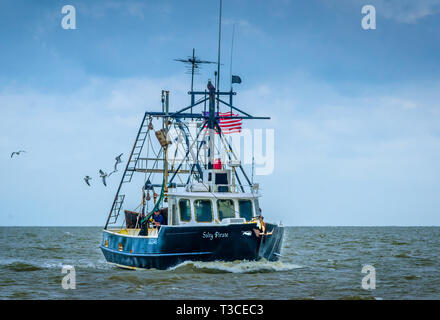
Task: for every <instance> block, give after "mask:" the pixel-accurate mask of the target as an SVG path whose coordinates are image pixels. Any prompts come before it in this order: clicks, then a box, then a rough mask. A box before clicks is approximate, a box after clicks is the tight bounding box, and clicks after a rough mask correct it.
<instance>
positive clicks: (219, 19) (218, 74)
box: [217, 0, 222, 109]
mask: <svg viewBox="0 0 440 320" xmlns="http://www.w3.org/2000/svg"><path fill="white" fill-rule="evenodd" d="M221 37H222V0H220V8H219V17H218V58H217V63H218V64H217V92H220V41H221ZM217 98H218V99H220V95H218V94H217ZM219 104H220V102H219V100H217V109H218V107H219Z"/></svg>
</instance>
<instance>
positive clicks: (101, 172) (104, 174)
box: [99, 169, 108, 187]
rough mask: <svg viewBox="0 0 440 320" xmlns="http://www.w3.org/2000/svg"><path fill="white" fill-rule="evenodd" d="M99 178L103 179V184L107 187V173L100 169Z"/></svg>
mask: <svg viewBox="0 0 440 320" xmlns="http://www.w3.org/2000/svg"><path fill="white" fill-rule="evenodd" d="M99 176H100V177H101V178H102V183H103V184H104V185H105V186H106V187H107V183H106V182H105V178H107V176H108V175H107V173H105V172H104V171H102V170H101V169H99Z"/></svg>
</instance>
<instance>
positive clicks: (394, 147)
mask: <svg viewBox="0 0 440 320" xmlns="http://www.w3.org/2000/svg"><path fill="white" fill-rule="evenodd" d="M186 80H187V79H186V78H184V76H182V77H179V76H176V77H169V78H163V79H147V78H131V79H122V80H113V79H101V78H91V79H90V80H89V82H88V83H87V84H86V85H85V86H84V87H83V88H81V89H79V90H77V91H75V92H71V93H65V94H61V93H59V94H47V93H46V94H44V93H40V92H38V91H35V90H32V89H28V88H21V87H9V88H7V89H5V88H4V89H3V90H2V91H1V92H0V111H1V113H2V117H1V118H0V137H1V138H0V150H1V154H3V156H2V157H1V158H0V167H1V168H2V169H1V170H2V174H1V176H2V179H1V181H0V193H1V194H2V196H1V197H2V198H1V201H2V204H3V207H4V211H3V212H2V214H1V216H0V224H20V223H26V224H30V225H32V224H34V225H35V224H45V225H50V224H58V225H60V224H71V225H72V224H79V225H81V224H95V225H100V224H102V223H103V219H104V218H105V215H106V214H107V210H108V207H109V205H110V202H111V200H112V197H113V196H114V192H115V187H116V184H115V183H116V181H115V180H114V181H112V183H111V184H110V186H109V187H108V188H104V187H103V186H102V185H101V184H100V180H99V176H98V175H97V171H98V169H100V168H103V169H105V168H109V167H112V165H113V158H114V156H115V154H117V153H120V152H124V154H126V155H127V154H128V153H129V151H130V150H129V149H130V147H131V145H132V143H133V138H134V135H135V132H136V131H137V129H138V126H139V122H140V120H141V117H142V115H143V112H144V111H145V110H160V91H161V90H162V89H169V90H170V91H171V106H172V109H173V110H176V109H178V108H180V107H183V106H186V105H187V103H188V101H189V99H188V96H187V94H186V92H187V90H188V88H187V81H186ZM382 91H383V92H387V94H379V93H378V94H377V95H376V96H373V97H372V96H368V95H365V94H360V95H359V96H358V97H346V96H343V95H341V94H338V93H337V92H336V91H335V90H334V89H333V88H331V87H330V86H328V85H327V84H325V83H321V82H317V81H314V80H313V79H310V78H307V77H306V76H304V75H294V76H292V78H291V80H290V81H284V82H283V81H280V83H262V84H260V85H257V86H255V87H254V88H249V89H248V90H246V91H244V92H241V93H240V92H239V94H238V96H237V97H236V100H235V101H236V103H237V107H239V108H243V110H245V111H248V112H249V113H251V114H253V115H257V116H264V115H269V116H271V117H272V120H270V121H265V120H256V121H245V126H246V127H253V128H274V129H275V170H274V173H273V174H272V175H271V176H268V177H258V180H259V181H260V182H261V187H262V189H263V192H264V193H265V197H264V198H263V199H262V204H263V209H267V211H270V212H267V213H266V215H267V216H268V217H270V218H271V220H283V221H284V222H285V223H286V224H308V225H313V224H331V225H335V224H336V225H341V224H356V223H360V222H359V221H363V220H362V217H361V216H360V215H363V214H367V212H373V213H372V220H371V221H372V223H375V224H402V223H403V224H405V223H406V224H417V223H418V224H439V223H440V222H439V220H438V218H435V217H436V215H435V214H434V213H433V210H434V209H435V208H433V204H435V203H436V201H438V200H436V199H437V198H438V197H437V198H435V197H434V198H433V195H432V194H431V193H430V192H429V190H428V191H427V190H425V189H427V188H430V189H431V190H435V189H436V188H437V189H438V188H439V186H438V181H440V176H439V174H440V173H439V172H438V170H437V167H438V162H439V161H440V151H438V150H440V132H439V130H438V128H439V127H440V117H439V113H436V112H438V110H439V105H438V103H437V101H438V98H439V97H438V95H439V93H438V92H440V90H438V85H436V84H433V85H432V86H430V87H429V86H424V87H423V88H421V87H417V88H398V89H396V88H382ZM17 148H25V149H26V150H28V151H29V153H28V154H26V155H25V156H23V157H21V158H19V159H18V158H17V159H16V160H17V161H11V159H10V158H9V155H10V152H11V151H13V150H15V149H17ZM86 174H88V175H91V176H92V177H93V178H94V180H93V182H94V187H93V188H88V187H87V186H86V185H85V184H84V181H83V180H82V178H83V176H84V175H86ZM117 179H119V178H117ZM365 197H368V201H367V200H366V198H365ZM23 199H26V201H22V200H23ZM286 199H292V200H291V201H290V200H289V201H285V200H286ZM384 199H385V200H384ZM386 199H388V200H389V201H388V200H386ZM395 201H399V203H398V204H395ZM429 204H430V205H429ZM438 205H440V203H438ZM414 206H418V207H419V209H420V210H424V212H425V218H424V219H425V220H423V221H420V220H417V215H416V213H415V212H414V209H413V208H414ZM61 209H62V212H63V215H60V214H59V213H60V210H61ZM269 209H270V210H269ZM396 210H397V211H399V212H401V213H402V219H400V220H399V221H397V220H395V213H396ZM30 211H32V212H36V213H38V214H35V215H27V213H28V212H30ZM292 211H293V212H294V214H290V212H292ZM338 211H339V213H338ZM354 211H356V212H357V213H356V214H353V216H352V217H351V218H350V219H351V220H350V219H348V220H347V214H348V212H354ZM388 211H389V212H388ZM434 211H435V210H434ZM10 212H13V213H14V217H26V222H23V221H21V220H11V218H8V214H9V213H10ZM14 219H15V218H14ZM436 219H437V220H436Z"/></svg>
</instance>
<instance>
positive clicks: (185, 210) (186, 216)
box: [179, 199, 191, 221]
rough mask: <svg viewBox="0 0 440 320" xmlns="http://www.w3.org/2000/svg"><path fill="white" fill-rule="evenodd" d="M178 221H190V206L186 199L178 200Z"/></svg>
mask: <svg viewBox="0 0 440 320" xmlns="http://www.w3.org/2000/svg"><path fill="white" fill-rule="evenodd" d="M179 211H180V221H190V220H191V206H190V203H189V200H188V199H180V200H179Z"/></svg>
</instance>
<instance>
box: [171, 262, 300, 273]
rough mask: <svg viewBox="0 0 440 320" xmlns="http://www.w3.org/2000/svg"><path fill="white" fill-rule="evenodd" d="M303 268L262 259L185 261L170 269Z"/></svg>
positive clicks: (265, 270) (263, 270) (240, 270)
mask: <svg viewBox="0 0 440 320" xmlns="http://www.w3.org/2000/svg"><path fill="white" fill-rule="evenodd" d="M299 268H302V267H301V266H299V265H295V264H290V263H283V262H281V261H276V262H271V261H267V260H260V261H245V260H244V261H242V260H240V261H238V260H237V261H233V262H226V261H213V262H202V261H185V262H183V263H181V264H179V265H177V266H174V267H172V268H170V269H168V270H171V271H179V272H182V271H193V272H203V273H268V272H283V271H290V270H294V269H299Z"/></svg>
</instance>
